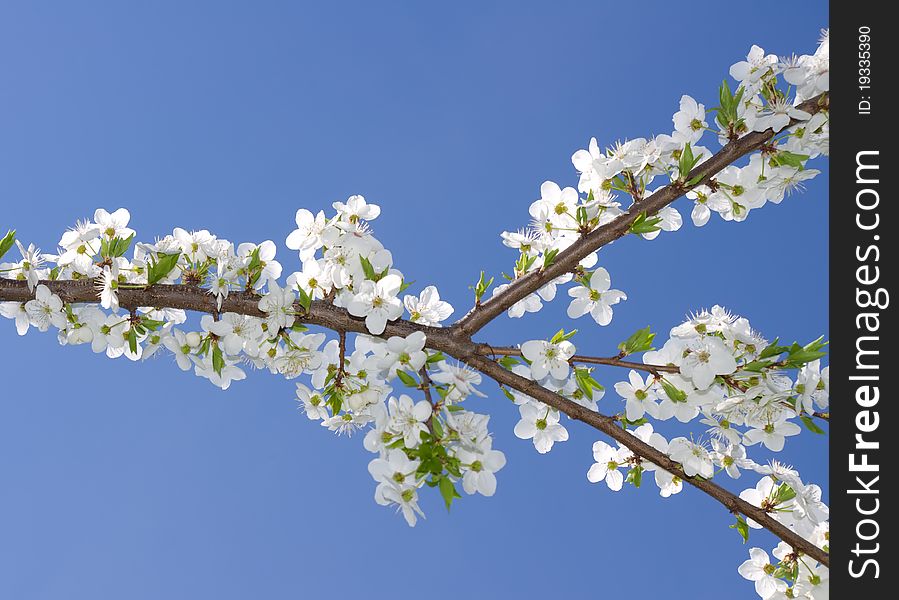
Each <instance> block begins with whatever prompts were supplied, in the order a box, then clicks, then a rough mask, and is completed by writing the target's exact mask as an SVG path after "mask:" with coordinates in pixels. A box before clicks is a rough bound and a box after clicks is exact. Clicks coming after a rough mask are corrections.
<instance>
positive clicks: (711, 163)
mask: <svg viewBox="0 0 899 600" xmlns="http://www.w3.org/2000/svg"><path fill="white" fill-rule="evenodd" d="M829 99H830V96H829V94H828V93H827V92H824V93H823V94H820V95H818V96H815V97H814V98H812V99H810V100H806V101H805V102H803V103H802V104H800V105H799V106H797V108H798V109H800V110H804V111H805V112H807V113H809V114H815V113H817V112H819V111H821V110H826V109H827V108H828V107H829V101H830V100H829ZM798 122H799V121H797V120H795V119H794V120H792V121H791V122H790V125H795V124H796V123H798ZM774 135H775V133H774V131H773V130H771V129H768V130H767V131H763V132H753V133H749V134H747V135H745V136H743V137H741V138H739V139H736V140H733V141H731V142H728V143H727V145H725V146H724V147H723V148H722V149H721V150H719V151H718V153H716V154H715V155H713V156H712V157H711V158H709V159H708V160H707V161H705V162H703V163H702V164H700V165H698V166H697V167H696V168H695V169H693V170H692V171H690V174H689V175H688V176H687V177H686V181H694V179H695V182H694V184H693V185H690V186H687V185H684V184H682V183H679V182H675V183H671V184H669V185H666V186H665V187H663V188H661V189H659V190H657V191H656V192H655V193H654V194H651V195H650V196H648V197H646V198H643V199H642V200H640V201H639V202H635V203H634V204H633V205H631V207H630V208H629V209H628V210H627V211H625V212H624V214H622V215H621V216H619V217H618V218H616V219H615V220H614V221H612V222H611V223H608V224H606V225H603V226H601V227H597V228H596V229H594V230H593V231H592V232H590V233H588V234H586V235H583V236H581V238H580V239H578V240H577V241H576V242H575V243H574V244H572V245H571V246H569V247H568V248H567V249H565V250H564V251H562V252H560V253H559V254H558V256H556V258H555V260H554V261H553V263H552V264H551V265H550V266H549V267H547V268H545V269H538V270H536V271H531V272H530V273H528V274H527V275H525V276H523V277H519V278H518V279H516V280H515V281H513V282H512V283H511V284H509V287H507V288H506V289H505V290H503V291H502V293H500V294H497V295H496V296H493V297H491V298H489V299H487V300H485V301H484V302H482V303H481V304H480V305H479V306H476V307H475V308H473V309H472V310H471V311H470V312H469V313H468V314H467V315H465V316H464V317H462V318H461V319H460V320H459V321H457V322H456V323H455V324H453V327H454V328H455V329H458V330H459V331H460V332H462V333H463V334H464V335H466V336H469V337H470V336H472V335H474V334H475V333H477V332H478V331H480V330H481V329H482V328H483V327H484V326H485V325H487V323H489V322H491V321H492V320H493V319H495V318H496V317H498V316H499V315H501V314H502V313H504V312H505V311H506V310H508V309H509V308H511V307H512V306H513V305H514V304H515V303H516V302H519V301H520V300H522V299H524V298H525V297H527V296H528V295H530V294H532V293H534V292H536V291H537V290H539V289H540V288H541V287H543V286H544V285H546V284H547V283H549V282H550V281H552V280H553V279H556V278H557V277H560V276H562V275H565V274H566V273H571V272H573V271H574V270H575V269H576V268H577V266H578V263H580V262H581V260H583V259H584V257H586V256H588V255H589V254H591V253H593V252H596V251H597V250H599V249H600V248H602V247H603V246H605V245H607V244H610V243H611V242H614V241H615V240H617V239H618V238H620V237H622V236H624V235H625V234H627V232H628V231H629V230H630V227H631V225H633V223H634V221H636V220H637V218H638V217H639V216H640V214H641V213H646V214H647V215H654V214H655V213H657V212H659V211H660V210H661V209H663V208H665V207H666V206H668V205H669V204H671V203H672V202H674V201H675V200H677V199H678V198H680V197H681V196H683V195H684V194H685V193H687V192H688V191H690V190H691V189H693V188H695V187H697V186H700V185H703V184H706V183H708V182H709V181H710V180H711V179H712V178H713V177H714V176H715V175H716V174H718V172H720V171H721V170H722V169H724V168H725V167H727V166H729V165H731V164H733V163H734V162H735V161H736V160H738V159H739V158H741V157H743V156H746V155H747V154H749V153H751V152H754V151H756V150H758V149H760V148H762V147H763V146H764V145H765V144H767V143H768V142H769V141H770V140H771V139H772V138H773V137H774ZM697 178H698V179H697Z"/></svg>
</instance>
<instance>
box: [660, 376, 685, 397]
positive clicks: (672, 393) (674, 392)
mask: <svg viewBox="0 0 899 600" xmlns="http://www.w3.org/2000/svg"><path fill="white" fill-rule="evenodd" d="M662 389H663V390H665V394H667V395H668V397H669V398H671V401H672V402H686V401H687V393H686V392H684V391H682V390H679V389H677V388H676V387H674V385H672V384H671V383H669V382H668V381H667V380H665V379H662Z"/></svg>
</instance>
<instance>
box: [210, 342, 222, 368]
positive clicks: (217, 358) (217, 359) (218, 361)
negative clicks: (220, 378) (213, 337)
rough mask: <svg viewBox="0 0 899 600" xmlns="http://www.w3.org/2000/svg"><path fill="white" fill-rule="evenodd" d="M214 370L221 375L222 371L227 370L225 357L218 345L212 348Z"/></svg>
mask: <svg viewBox="0 0 899 600" xmlns="http://www.w3.org/2000/svg"><path fill="white" fill-rule="evenodd" d="M212 368H213V370H214V371H215V372H216V373H218V374H219V375H221V374H222V369H224V368H225V357H224V356H223V355H222V349H221V348H219V345H218V344H214V345H213V346H212Z"/></svg>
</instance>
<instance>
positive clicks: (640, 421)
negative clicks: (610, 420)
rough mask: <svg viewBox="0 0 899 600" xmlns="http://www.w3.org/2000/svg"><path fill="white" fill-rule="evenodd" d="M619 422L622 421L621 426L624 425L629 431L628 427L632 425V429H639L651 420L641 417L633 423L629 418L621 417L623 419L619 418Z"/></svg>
mask: <svg viewBox="0 0 899 600" xmlns="http://www.w3.org/2000/svg"><path fill="white" fill-rule="evenodd" d="M619 420H620V421H621V424H622V425H624V428H625V429H627V427H628V425H630V426H631V427H639V426H640V425H643V424H644V423H649V419H647V418H646V417H640V418H639V419H637V420H636V421H631V420H630V419H628V418H627V417H625V416H621V417H619Z"/></svg>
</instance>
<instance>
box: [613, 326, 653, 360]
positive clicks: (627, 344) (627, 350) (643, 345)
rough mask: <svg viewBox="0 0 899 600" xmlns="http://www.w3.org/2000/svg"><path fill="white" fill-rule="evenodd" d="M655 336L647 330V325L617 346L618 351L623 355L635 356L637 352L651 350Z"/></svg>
mask: <svg viewBox="0 0 899 600" xmlns="http://www.w3.org/2000/svg"><path fill="white" fill-rule="evenodd" d="M655 337H656V334H654V333H652V332H651V331H650V330H649V325H647V326H646V327H644V328H643V329H639V330H637V331H636V332H635V333H634V334H633V335H631V336H630V337H629V338H627V339H626V340H624V341H623V342H621V343H620V344H618V349H619V350H621V351H622V352H624V355H625V356H627V355H629V354H636V353H637V352H646V351H648V350H652V341H653V340H654V339H655Z"/></svg>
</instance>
